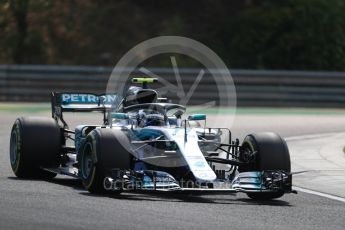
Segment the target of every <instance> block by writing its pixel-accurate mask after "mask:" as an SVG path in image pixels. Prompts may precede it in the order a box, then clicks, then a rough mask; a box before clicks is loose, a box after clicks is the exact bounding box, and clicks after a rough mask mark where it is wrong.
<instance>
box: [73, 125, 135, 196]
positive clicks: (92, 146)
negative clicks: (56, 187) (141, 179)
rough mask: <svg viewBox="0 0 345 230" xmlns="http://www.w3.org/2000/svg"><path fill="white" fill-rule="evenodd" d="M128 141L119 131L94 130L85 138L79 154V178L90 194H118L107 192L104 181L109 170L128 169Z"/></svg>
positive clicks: (117, 191)
mask: <svg viewBox="0 0 345 230" xmlns="http://www.w3.org/2000/svg"><path fill="white" fill-rule="evenodd" d="M124 146H128V147H129V140H128V138H127V136H126V135H125V134H124V133H123V131H121V130H115V129H95V130H93V131H92V132H91V133H90V134H89V135H88V136H87V137H86V140H85V141H84V143H83V144H82V146H81V147H80V152H79V155H80V157H79V166H80V167H79V176H80V178H81V179H82V182H83V185H84V187H85V188H86V189H87V190H88V191H89V192H91V193H98V194H102V193H108V192H113V193H120V192H121V189H120V190H116V191H114V190H107V189H106V188H105V186H104V179H105V177H107V176H108V174H109V172H110V170H111V169H121V170H128V169H130V159H131V154H130V152H129V151H128V150H127V149H128V148H126V147H124Z"/></svg>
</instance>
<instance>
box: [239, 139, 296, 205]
mask: <svg viewBox="0 0 345 230" xmlns="http://www.w3.org/2000/svg"><path fill="white" fill-rule="evenodd" d="M255 152H256V159H255V161H254V163H253V164H252V165H251V166H250V167H246V168H240V169H239V170H240V171H265V170H282V171H285V172H287V173H290V172H291V163H290V153H289V150H288V147H287V144H286V142H285V140H283V139H282V138H281V137H280V136H279V135H278V134H276V133H271V132H264V133H255V134H250V135H248V136H246V138H245V139H244V141H243V144H242V154H247V155H251V154H252V153H255ZM242 157H243V156H242ZM244 157H245V156H244ZM247 195H248V197H250V198H252V199H256V200H270V199H275V198H279V197H281V196H283V195H284V191H277V192H266V193H247Z"/></svg>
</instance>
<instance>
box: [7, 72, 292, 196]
mask: <svg viewBox="0 0 345 230" xmlns="http://www.w3.org/2000/svg"><path fill="white" fill-rule="evenodd" d="M156 80H157V79H153V78H133V79H132V82H133V83H137V84H138V83H139V84H142V85H140V86H131V87H130V88H129V89H128V90H127V91H126V93H125V94H124V95H121V96H119V95H95V94H89V93H70V92H69V93H57V92H52V94H51V105H52V118H45V117H20V118H18V119H17V120H16V121H15V123H14V125H13V128H12V132H11V140H10V163H11V167H12V169H13V172H14V174H15V175H16V176H17V177H19V178H44V179H47V178H53V177H55V176H56V175H57V174H63V175H68V176H71V177H75V178H78V179H80V180H81V181H82V183H83V185H84V187H85V189H87V190H88V191H89V192H91V193H115V194H118V193H121V192H131V191H134V192H167V193H168V192H172V193H188V194H206V193H212V194H213V193H214V194H216V193H218V194H219V193H222V194H223V193H225V194H227V193H237V192H244V193H246V194H247V195H248V196H249V197H250V198H252V199H274V198H279V197H281V196H283V195H284V194H285V193H290V192H294V191H293V190H292V175H291V166H290V155H289V151H288V148H287V145H286V143H285V141H284V140H283V139H282V138H281V137H280V136H279V135H277V134H275V133H256V134H250V135H248V136H246V137H245V139H244V140H243V142H242V143H241V144H240V143H239V141H238V139H236V140H235V141H233V140H232V137H231V131H230V130H229V129H227V128H217V127H205V124H206V119H207V117H206V115H205V114H191V115H189V116H186V115H185V113H186V108H185V106H182V105H179V104H173V103H168V102H167V100H166V99H164V98H159V96H158V92H157V90H154V89H150V88H149V87H148V84H149V83H151V82H155V81H156ZM66 112H100V113H102V114H103V121H100V122H99V123H100V124H99V125H87V124H85V125H78V126H76V127H75V128H74V129H73V130H71V129H70V128H69V126H68V124H67V122H66V121H65V119H64V116H63V115H64V113H66ZM203 124H204V125H203ZM225 134H226V135H225ZM224 136H226V137H227V138H226V139H225V140H224V138H222V137H224ZM69 143H72V144H69Z"/></svg>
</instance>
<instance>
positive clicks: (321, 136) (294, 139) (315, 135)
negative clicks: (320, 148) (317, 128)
mask: <svg viewBox="0 0 345 230" xmlns="http://www.w3.org/2000/svg"><path fill="white" fill-rule="evenodd" d="M341 133H344V132H331V133H323V134H309V135H302V136H293V137H286V138H284V139H285V140H286V141H298V140H306V139H318V138H323V137H329V136H332V135H337V134H341Z"/></svg>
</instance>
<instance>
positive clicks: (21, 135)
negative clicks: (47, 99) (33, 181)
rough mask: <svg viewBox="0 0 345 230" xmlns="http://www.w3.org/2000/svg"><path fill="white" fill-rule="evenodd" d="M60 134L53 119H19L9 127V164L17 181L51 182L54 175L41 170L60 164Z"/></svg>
mask: <svg viewBox="0 0 345 230" xmlns="http://www.w3.org/2000/svg"><path fill="white" fill-rule="evenodd" d="M60 148H61V131H60V127H59V126H58V124H57V123H56V122H55V120H54V119H52V118H45V117H21V118H18V119H17V120H16V121H15V122H14V124H13V127H12V131H11V139H10V164H11V167H12V170H13V172H14V174H15V175H16V176H17V177H19V178H40V179H50V178H53V177H55V176H56V173H52V172H48V171H45V170H43V169H42V168H41V167H46V168H51V167H57V166H58V165H59V159H60Z"/></svg>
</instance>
